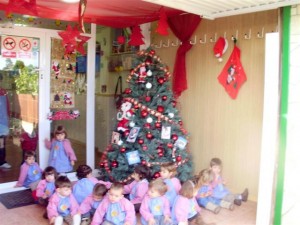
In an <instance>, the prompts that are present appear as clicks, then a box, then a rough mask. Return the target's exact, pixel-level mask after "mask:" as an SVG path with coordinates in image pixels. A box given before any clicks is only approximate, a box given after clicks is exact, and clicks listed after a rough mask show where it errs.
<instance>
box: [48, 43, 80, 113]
mask: <svg viewBox="0 0 300 225" xmlns="http://www.w3.org/2000/svg"><path fill="white" fill-rule="evenodd" d="M61 42H62V40H60V39H56V38H52V39H51V79H50V82H51V83H50V87H51V88H50V90H51V108H53V109H70V108H74V106H75V77H76V55H75V54H70V55H65V49H64V48H62V43H61Z"/></svg>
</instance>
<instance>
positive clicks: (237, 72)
mask: <svg viewBox="0 0 300 225" xmlns="http://www.w3.org/2000/svg"><path fill="white" fill-rule="evenodd" d="M218 80H219V82H220V84H222V85H223V87H224V88H225V90H226V92H227V93H228V94H229V96H230V97H231V98H232V99H235V98H236V97H237V95H238V91H239V89H240V88H241V86H242V85H243V83H244V82H245V81H246V80H247V77H246V73H245V71H244V68H243V66H242V63H241V61H240V49H239V48H238V47H237V46H236V45H235V46H234V48H233V51H232V53H231V55H230V57H229V59H228V61H227V63H226V65H225V66H224V68H223V70H222V72H221V73H220V75H219V76H218Z"/></svg>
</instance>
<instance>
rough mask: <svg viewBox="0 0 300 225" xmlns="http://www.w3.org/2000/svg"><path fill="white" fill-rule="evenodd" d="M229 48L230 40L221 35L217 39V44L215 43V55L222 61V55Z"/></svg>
mask: <svg viewBox="0 0 300 225" xmlns="http://www.w3.org/2000/svg"><path fill="white" fill-rule="evenodd" d="M227 48H228V41H227V39H226V38H224V37H219V39H218V40H217V41H216V43H215V45H214V49H213V50H214V54H215V57H217V59H218V61H219V62H222V61H223V59H222V56H223V54H224V53H225V52H226V50H227Z"/></svg>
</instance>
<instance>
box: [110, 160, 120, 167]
mask: <svg viewBox="0 0 300 225" xmlns="http://www.w3.org/2000/svg"><path fill="white" fill-rule="evenodd" d="M118 165H119V163H118V162H117V161H116V160H115V161H112V162H111V167H113V168H117V167H118Z"/></svg>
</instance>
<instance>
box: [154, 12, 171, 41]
mask: <svg viewBox="0 0 300 225" xmlns="http://www.w3.org/2000/svg"><path fill="white" fill-rule="evenodd" d="M159 14H160V15H159V21H158V24H157V28H156V30H155V32H157V33H159V34H160V35H164V36H166V35H168V34H169V32H168V28H169V25H168V21H167V20H168V17H167V14H166V12H165V10H164V7H162V8H161V9H160V10H159Z"/></svg>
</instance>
